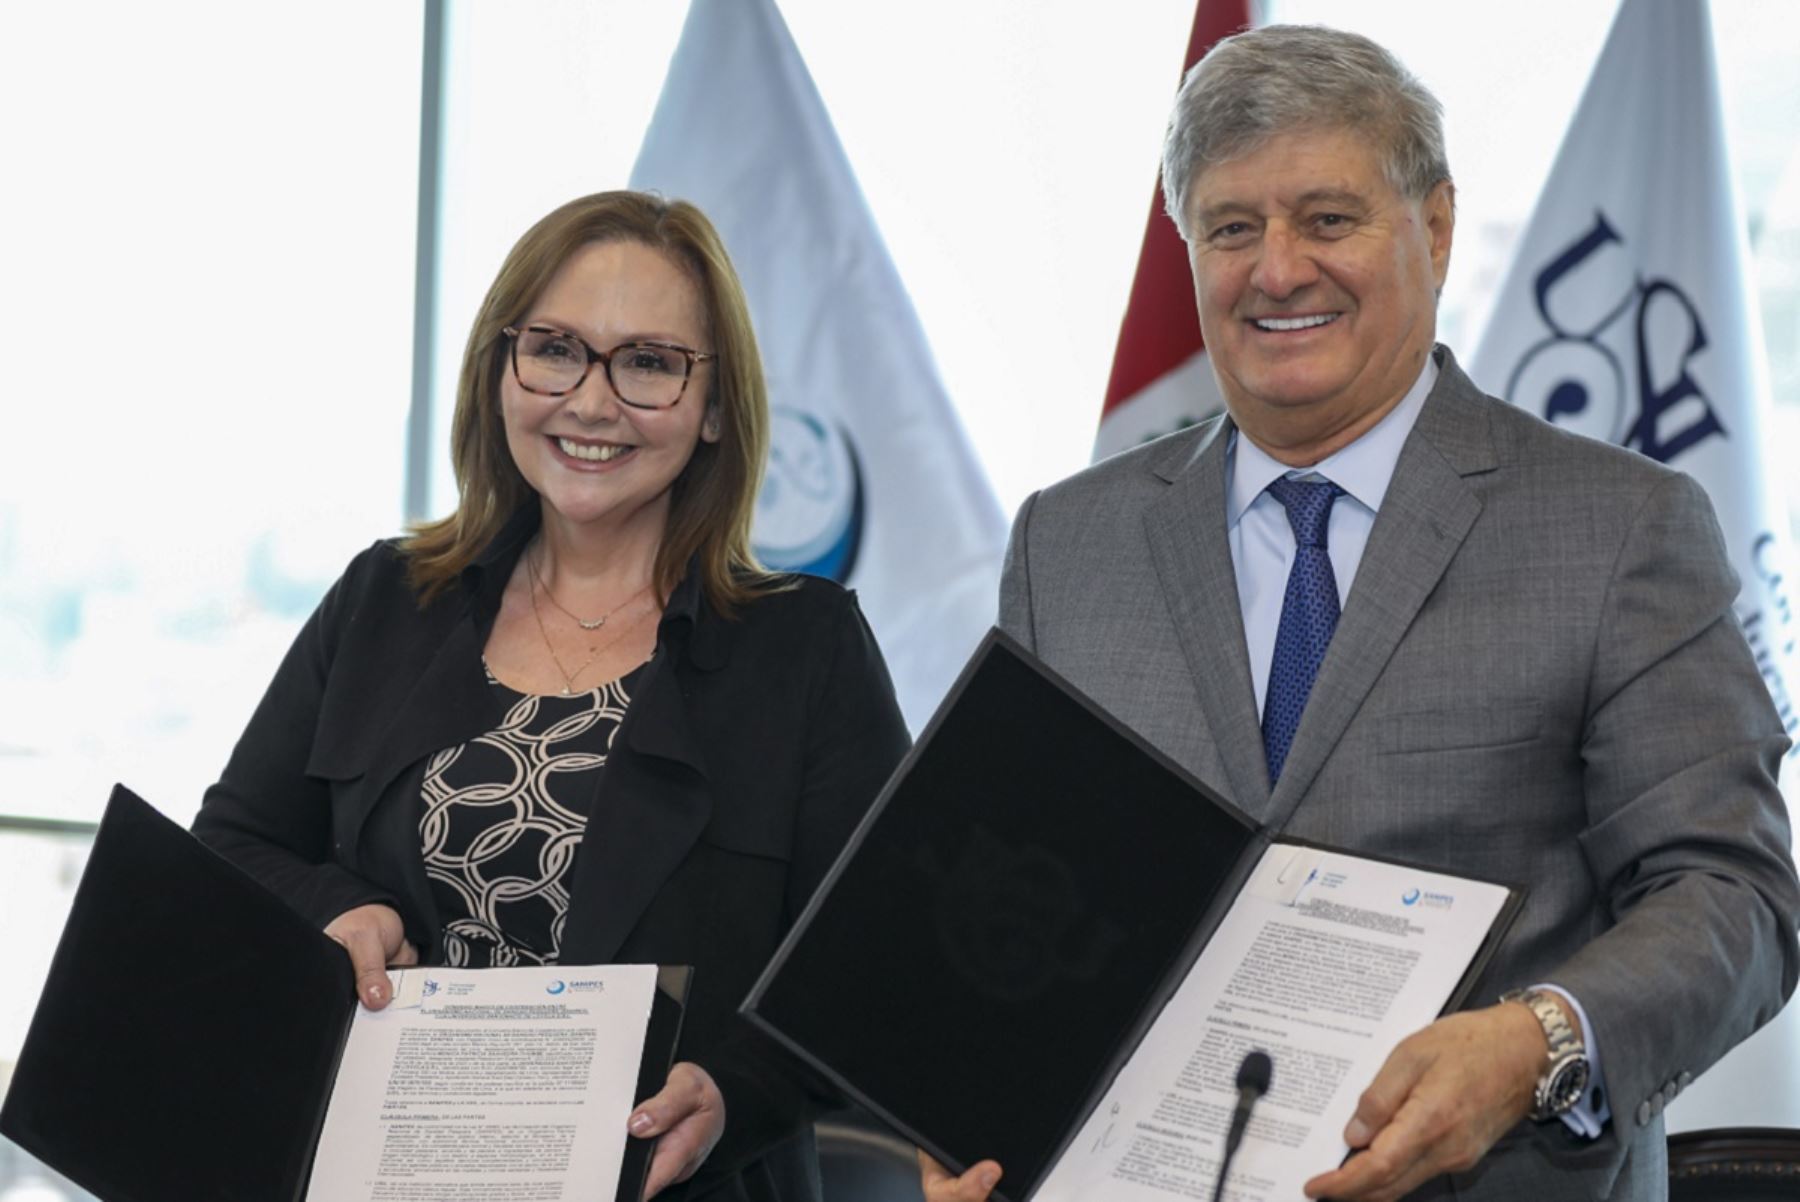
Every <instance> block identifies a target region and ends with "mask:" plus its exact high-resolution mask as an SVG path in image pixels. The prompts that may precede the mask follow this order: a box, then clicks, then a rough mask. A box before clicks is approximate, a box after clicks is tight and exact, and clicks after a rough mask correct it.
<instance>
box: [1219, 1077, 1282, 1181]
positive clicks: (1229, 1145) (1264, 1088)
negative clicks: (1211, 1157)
mask: <svg viewBox="0 0 1800 1202" xmlns="http://www.w3.org/2000/svg"><path fill="white" fill-rule="evenodd" d="M1274 1074H1275V1066H1274V1064H1272V1063H1271V1062H1270V1060H1269V1054H1268V1053H1267V1052H1265V1051H1263V1050H1262V1049H1261V1048H1256V1049H1254V1050H1252V1051H1250V1052H1248V1053H1246V1054H1245V1056H1244V1061H1243V1063H1242V1064H1240V1065H1238V1071H1237V1091H1238V1100H1237V1106H1236V1108H1235V1109H1233V1110H1232V1112H1231V1130H1230V1131H1229V1132H1227V1133H1226V1135H1225V1155H1224V1157H1223V1158H1222V1159H1221V1160H1220V1161H1219V1179H1218V1182H1217V1183H1216V1184H1215V1185H1214V1186H1213V1202H1219V1200H1220V1199H1221V1198H1223V1197H1224V1196H1225V1174H1226V1173H1228V1172H1230V1171H1231V1158H1232V1157H1233V1156H1236V1155H1237V1150H1238V1145H1239V1144H1241V1143H1243V1142H1244V1129H1245V1128H1246V1127H1248V1126H1249V1125H1250V1112H1251V1111H1252V1110H1254V1109H1256V1100H1257V1099H1258V1098H1260V1097H1262V1096H1263V1095H1264V1094H1266V1093H1268V1092H1269V1081H1270V1079H1271V1078H1272V1077H1273V1076H1274Z"/></svg>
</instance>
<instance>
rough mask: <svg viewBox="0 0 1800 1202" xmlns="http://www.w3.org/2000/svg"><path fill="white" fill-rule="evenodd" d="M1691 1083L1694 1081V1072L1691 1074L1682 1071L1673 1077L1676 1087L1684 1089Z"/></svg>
mask: <svg viewBox="0 0 1800 1202" xmlns="http://www.w3.org/2000/svg"><path fill="white" fill-rule="evenodd" d="M1693 1083H1694V1074H1692V1073H1690V1072H1685V1071H1684V1072H1683V1073H1682V1074H1681V1076H1679V1077H1677V1078H1675V1087H1676V1088H1677V1089H1686V1088H1687V1087H1688V1086H1690V1085H1692V1084H1693Z"/></svg>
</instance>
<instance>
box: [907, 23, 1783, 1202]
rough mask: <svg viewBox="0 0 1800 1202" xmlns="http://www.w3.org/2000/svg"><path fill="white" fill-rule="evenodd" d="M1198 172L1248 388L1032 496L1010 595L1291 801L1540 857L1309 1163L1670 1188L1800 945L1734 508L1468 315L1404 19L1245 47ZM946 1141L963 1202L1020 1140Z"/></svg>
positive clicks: (1056, 641) (1199, 764)
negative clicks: (1471, 336)
mask: <svg viewBox="0 0 1800 1202" xmlns="http://www.w3.org/2000/svg"><path fill="white" fill-rule="evenodd" d="M1163 181H1164V188H1165V195H1166V199H1167V202H1168V207H1169V212H1170V214H1171V216H1173V217H1174V219H1175V221H1176V224H1177V226H1178V227H1179V228H1180V229H1181V232H1182V235H1183V237H1184V238H1185V239H1186V241H1187V244H1188V247H1189V250H1190V254H1191V257H1192V266H1193V272H1194V287H1195V291H1196V294H1197V296H1198V299H1199V309H1200V324H1201V329H1202V333H1203V334H1204V337H1205V341H1206V347H1207V350H1208V352H1209V354H1210V356H1211V360H1212V364H1213V368H1214V370H1215V372H1216V373H1217V375H1218V379H1219V384H1220V387H1221V389H1222V391H1223V393H1224V396H1225V400H1226V407H1227V415H1226V416H1224V417H1222V418H1220V419H1216V420H1214V421H1211V422H1208V423H1204V424H1202V425H1200V426H1197V427H1195V428H1193V429H1190V430H1187V431H1183V432H1181V433H1178V434H1175V435H1171V436H1170V437H1168V438H1165V439H1162V440H1160V441H1158V442H1155V443H1152V444H1149V445H1147V446H1144V447H1141V448H1138V449H1137V450H1134V451H1131V452H1128V453H1126V454H1123V455H1120V456H1117V457H1115V458H1113V459H1110V460H1108V461H1106V462H1104V463H1102V464H1099V465H1097V466H1096V467H1094V468H1092V469H1090V470H1088V471H1085V472H1083V473H1081V474H1079V475H1077V476H1075V477H1073V478H1072V479H1069V480H1066V481H1064V482H1062V483H1061V484H1058V485H1055V486H1054V487H1051V488H1049V489H1046V490H1044V491H1043V492H1042V493H1040V494H1038V495H1036V496H1034V497H1032V498H1031V499H1030V500H1028V501H1027V502H1026V503H1025V505H1024V507H1023V508H1022V509H1021V511H1020V513H1019V516H1018V519H1017V522H1016V524H1015V526H1014V528H1013V535H1012V542H1011V545H1010V547H1009V550H1008V554H1007V565H1006V573H1005V577H1004V579H1003V582H1002V585H1001V623H1002V625H1003V626H1004V627H1005V628H1006V629H1007V630H1008V631H1009V632H1010V633H1012V634H1013V635H1015V636H1016V637H1017V638H1019V639H1020V640H1021V641H1023V642H1024V643H1025V644H1026V645H1027V646H1029V647H1031V648H1033V649H1034V650H1035V651H1036V653H1037V654H1038V655H1039V656H1041V657H1042V658H1043V659H1044V660H1046V661H1047V662H1048V663H1049V664H1050V666H1051V667H1053V668H1055V669H1056V670H1057V671H1058V672H1060V673H1062V674H1063V675H1064V676H1066V677H1068V678H1069V679H1070V680H1071V681H1073V682H1074V683H1075V685H1076V686H1078V687H1079V688H1081V689H1083V690H1084V691H1086V692H1087V693H1089V694H1090V695H1091V696H1093V697H1094V698H1095V699H1096V700H1097V701H1098V702H1099V703H1100V704H1101V705H1103V706H1105V707H1106V708H1107V709H1109V710H1110V711H1112V712H1113V713H1114V714H1116V715H1117V716H1118V717H1119V718H1121V719H1122V720H1123V721H1125V722H1126V723H1127V724H1128V725H1130V726H1132V727H1134V728H1135V729H1136V730H1138V731H1139V732H1141V733H1142V734H1143V735H1144V736H1145V737H1147V738H1148V739H1150V740H1151V741H1152V742H1153V743H1155V744H1156V745H1157V746H1158V747H1160V748H1162V749H1163V750H1164V751H1166V752H1167V753H1168V754H1170V755H1171V756H1173V757H1174V758H1175V759H1176V760H1178V761H1179V762H1180V763H1182V764H1183V765H1184V766H1185V767H1187V768H1188V769H1190V770H1191V771H1193V772H1194V773H1195V774H1197V775H1198V776H1199V777H1200V778H1202V779H1203V780H1206V781H1207V782H1209V783H1210V784H1212V785H1213V786H1215V787H1216V788H1218V789H1219V790H1220V791H1221V792H1222V793H1223V794H1225V795H1226V796H1227V797H1229V798H1231V799H1232V800H1233V801H1235V802H1236V804H1237V805H1238V806H1239V807H1241V808H1242V809H1243V810H1245V811H1246V812H1247V813H1248V814H1250V815H1251V816H1252V817H1254V818H1256V819H1258V820H1259V821H1261V822H1263V823H1265V824H1267V825H1268V826H1269V827H1271V828H1275V829H1279V830H1282V831H1284V832H1285V833H1286V834H1288V835H1291V836H1296V837H1299V838H1303V839H1315V840H1320V841H1324V842H1328V843H1333V844H1339V845H1342V846H1345V847H1348V848H1351V849H1358V850H1365V851H1369V852H1374V853H1385V854H1389V855H1394V856H1399V857H1404V858H1407V859H1411V860H1417V861H1419V862H1423V863H1428V864H1436V865H1441V866H1443V867H1445V868H1447V869H1449V870H1451V871H1457V870H1461V871H1463V872H1466V873H1468V874H1471V875H1479V876H1486V877H1491V878H1495V879H1501V880H1511V881H1518V882H1522V883H1524V884H1526V885H1527V886H1528V887H1529V895H1528V897H1527V900H1526V907H1525V910H1524V912H1523V913H1522V915H1521V916H1520V918H1519V920H1518V922H1517V923H1516V925H1515V926H1514V927H1513V928H1512V931H1511V933H1510V934H1509V936H1508V938H1507V940H1506V941H1505V943H1504V945H1503V946H1502V948H1501V949H1500V951H1499V953H1498V954H1497V955H1496V956H1495V957H1494V959H1493V961H1492V962H1491V964H1490V965H1489V967H1488V969H1487V970H1486V972H1485V973H1484V974H1483V976H1482V978H1481V980H1480V981H1479V982H1478V984H1477V986H1476V990H1475V993H1474V995H1473V997H1474V998H1475V999H1478V1000H1476V1001H1474V1002H1473V1003H1472V1005H1473V1006H1474V1007H1475V1008H1473V1009H1470V1010H1467V1011H1464V1012H1462V1013H1459V1014H1456V1015H1452V1016H1450V1017H1447V1018H1444V1019H1441V1020H1439V1021H1438V1022H1435V1023H1433V1024H1432V1025H1431V1026H1429V1027H1427V1028H1426V1029H1424V1030H1423V1031H1420V1032H1418V1033H1417V1034H1415V1035H1413V1036H1412V1037H1411V1038H1409V1039H1408V1040H1406V1041H1405V1042H1404V1043H1402V1044H1401V1045H1400V1047H1399V1048H1397V1049H1396V1050H1395V1051H1394V1053H1393V1054H1392V1055H1391V1056H1390V1057H1389V1059H1388V1061H1387V1063H1386V1064H1385V1066H1384V1067H1383V1068H1382V1069H1381V1071H1380V1073H1379V1074H1378V1075H1377V1077H1376V1078H1375V1080H1374V1081H1373V1082H1372V1083H1371V1084H1370V1085H1369V1087H1368V1089H1367V1092H1366V1093H1364V1095H1363V1096H1362V1099H1361V1101H1360V1104H1359V1106H1358V1109H1357V1111H1356V1116H1355V1118H1354V1119H1353V1120H1352V1121H1351V1123H1350V1125H1349V1127H1348V1129H1347V1130H1346V1132H1345V1140H1346V1142H1347V1143H1348V1144H1349V1145H1350V1146H1351V1148H1352V1149H1353V1150H1354V1154H1353V1155H1352V1156H1351V1158H1350V1159H1349V1160H1348V1161H1347V1162H1346V1163H1345V1164H1344V1165H1343V1166H1342V1167H1341V1168H1338V1169H1335V1170H1331V1171H1321V1173H1320V1174H1319V1175H1318V1176H1316V1177H1315V1178H1313V1179H1312V1180H1311V1181H1309V1182H1308V1184H1307V1192H1308V1193H1309V1194H1310V1195H1312V1196H1315V1197H1332V1198H1371V1199H1386V1198H1394V1197H1398V1196H1400V1195H1402V1194H1407V1193H1410V1192H1412V1191H1415V1190H1417V1191H1419V1196H1429V1197H1450V1196H1455V1197H1459V1198H1471V1197H1472V1198H1482V1199H1488V1198H1493V1199H1504V1198H1528V1197H1529V1198H1540V1197H1556V1198H1573V1197H1594V1198H1600V1197H1609V1196H1610V1197H1615V1198H1649V1197H1660V1196H1662V1195H1663V1194H1664V1193H1665V1191H1666V1189H1667V1182H1666V1167H1665V1154H1664V1137H1663V1125H1662V1118H1661V1114H1662V1109H1663V1106H1664V1104H1665V1103H1666V1102H1667V1101H1668V1100H1670V1099H1671V1098H1673V1097H1674V1096H1675V1094H1676V1093H1678V1092H1679V1091H1680V1089H1681V1088H1682V1087H1683V1086H1684V1085H1686V1084H1687V1083H1688V1082H1689V1081H1690V1080H1692V1078H1693V1077H1695V1076H1697V1075H1698V1074H1699V1073H1700V1072H1701V1071H1703V1070H1704V1069H1705V1068H1706V1067H1707V1066H1708V1065H1710V1064H1711V1063H1712V1062H1713V1061H1714V1060H1716V1059H1717V1058H1718V1057H1719V1056H1720V1055H1722V1054H1723V1053H1724V1052H1725V1051H1726V1050H1727V1049H1729V1048H1730V1047H1731V1046H1733V1045H1734V1044H1735V1043H1737V1042H1738V1041H1740V1040H1742V1039H1743V1038H1744V1037H1745V1036H1746V1035H1748V1034H1749V1033H1750V1032H1751V1031H1752V1030H1754V1029H1755V1028H1756V1027H1757V1026H1759V1025H1760V1024H1762V1023H1764V1022H1766V1021H1768V1019H1769V1018H1770V1017H1772V1016H1773V1015H1774V1014H1775V1013H1776V1011H1777V1010H1779V1008H1780V1006H1781V1004H1782V1002H1783V1000H1784V999H1785V997H1786V996H1787V994H1788V993H1789V992H1791V991H1792V989H1793V987H1794V982H1795V976H1796V971H1797V965H1800V954H1797V952H1796V947H1795V927H1796V922H1797V921H1800V919H1797V915H1800V890H1797V888H1796V882H1795V878H1794V870H1793V866H1792V862H1791V859H1790V857H1789V853H1788V848H1789V846H1790V833H1789V828H1788V822H1787V817H1786V815H1785V813H1784V811H1783V809H1782V805H1781V801H1780V797H1779V794H1778V793H1777V791H1776V784H1775V773H1776V769H1777V765H1778V763H1779V760H1780V757H1781V755H1782V753H1783V752H1784V751H1785V749H1786V746H1787V743H1786V739H1785V738H1784V736H1783V734H1782V730H1781V727H1780V725H1779V723H1778V722H1777V720H1776V717H1775V713H1774V710H1773V707H1772V706H1771V704H1770V702H1769V699H1768V696H1767V694H1766V692H1765V690H1764V688H1763V685H1762V683H1761V681H1760V679H1759V677H1758V675H1757V672H1756V668H1755V666H1754V664H1753V663H1752V660H1751V657H1750V654H1749V652H1748V650H1747V648H1746V647H1745V645H1744V641H1743V638H1742V636H1741V634H1740V632H1739V630H1738V628H1737V625H1736V622H1735V620H1734V618H1733V616H1732V612H1731V601H1732V598H1733V597H1734V595H1735V593H1736V583H1735V581H1734V579H1733V577H1732V573H1731V570H1730V568H1729V567H1728V566H1727V563H1726V558H1725V553H1724V548H1723V545H1722V542H1721V539H1720V535H1719V532H1718V528H1717V525H1716V523H1715V521H1714V519H1713V517H1712V512H1711V509H1710V506H1709V505H1708V503H1707V501H1706V499H1705V497H1704V495H1703V494H1702V492H1701V491H1700V489H1699V488H1698V487H1697V486H1696V485H1695V484H1694V483H1693V482H1692V481H1691V480H1689V479H1688V478H1687V477H1685V476H1682V475H1680V474H1678V473H1675V472H1672V471H1669V470H1667V469H1665V468H1662V467H1660V466H1658V465H1656V464H1654V463H1652V462H1650V461H1649V460H1647V459H1643V458H1640V457H1637V456H1634V455H1632V454H1629V453H1627V452H1624V451H1621V450H1619V449H1617V448H1613V447H1609V446H1605V445H1603V444H1600V443H1597V442H1591V441H1587V440H1584V439H1580V438H1577V437H1574V436H1572V435H1569V434H1567V433H1565V432H1562V431H1559V430H1556V429H1554V428H1552V427H1550V426H1548V425H1545V424H1544V423H1542V422H1540V421H1538V420H1537V419H1535V418H1533V417H1531V416H1528V415H1526V414H1524V413H1522V412H1520V411H1517V410H1514V409H1512V408H1510V407H1508V406H1506V405H1504V404H1502V403H1501V402H1499V401H1496V400H1494V399H1492V398H1490V397H1486V396H1484V395H1482V394H1481V393H1480V392H1479V391H1478V390H1477V389H1476V388H1475V387H1474V386H1473V385H1472V384H1471V383H1470V381H1469V380H1468V378H1467V377H1466V376H1464V375H1463V373H1462V371H1461V369H1460V368H1458V366H1457V364H1456V361H1455V359H1454V358H1453V357H1452V356H1451V355H1450V352H1449V351H1448V350H1446V349H1445V348H1442V347H1438V346H1436V345H1435V343H1434V331H1435V321H1436V298H1437V292H1438V289H1439V288H1440V286H1441V285H1442V283H1443V281H1444V275H1445V271H1446V269H1447V267H1448V265H1449V261H1450V246H1451V235H1452V232H1453V229H1454V222H1455V209H1454V190H1453V185H1452V183H1451V180H1450V174H1449V169H1448V166H1447V164H1446V162H1445V158H1444V152H1443V138H1442V132H1441V125H1440V119H1439V111H1438V106H1437V102H1436V101H1435V100H1434V99H1433V98H1432V97H1431V96H1430V94H1429V93H1427V92H1426V91H1425V90H1424V88H1423V87H1422V86H1421V85H1420V84H1419V83H1418V82H1417V81H1416V80H1415V79H1413V78H1412V77H1411V76H1410V75H1409V74H1408V73H1407V72H1406V71H1405V69H1404V68H1402V67H1401V66H1400V65H1399V64H1398V63H1397V62H1396V61H1395V60H1394V59H1393V58H1392V57H1391V56H1390V55H1388V54H1387V52H1386V51H1384V50H1382V49H1381V48H1380V47H1378V46H1376V45H1374V44H1373V43H1371V42H1369V41H1368V40H1366V39H1364V38H1361V37H1357V36H1354V35H1350V34H1345V33H1340V32H1335V31H1331V30H1325V29H1317V28H1293V27H1285V28H1284V27H1270V28H1265V29H1260V30H1256V31H1254V32H1250V33H1245V34H1242V35H1239V36H1238V37H1235V38H1232V39H1229V40H1227V41H1225V42H1223V43H1221V44H1220V45H1219V46H1218V47H1217V48H1215V49H1214V50H1213V51H1212V53H1211V54H1209V55H1208V56H1207V57H1206V59H1205V60H1203V61H1202V62H1201V63H1200V64H1199V65H1198V66H1197V67H1196V68H1195V69H1194V70H1193V71H1192V72H1191V73H1190V74H1189V76H1188V78H1187V80H1186V82H1185V83H1184V85H1183V87H1182V89H1181V93H1180V96H1179V98H1178V100H1177V102H1176V109H1175V113H1174V116H1173V118H1172V121H1171V125H1170V129H1169V133H1168V137H1167V141H1166V143H1165V150H1164V161H1163ZM1517 990H1523V991H1525V992H1524V993H1523V994H1522V995H1515V994H1513V993H1512V991H1517ZM1503 992H1504V993H1507V994H1508V995H1509V999H1510V1000H1505V1001H1499V1002H1496V1001H1495V999H1497V998H1499V997H1500V995H1501V994H1502V993H1503ZM1584 1069H1585V1070H1587V1071H1589V1072H1591V1074H1592V1084H1591V1086H1590V1087H1588V1088H1582V1086H1581V1083H1580V1079H1581V1073H1582V1071H1583V1070H1584ZM1779 1071H1792V1070H1791V1066H1788V1067H1786V1068H1784V1069H1782V1070H1779ZM925 1167H926V1187H927V1194H928V1196H929V1197H930V1198H932V1199H934V1200H936V1199H968V1198H980V1197H982V1196H985V1193H986V1189H987V1188H989V1187H991V1185H992V1178H993V1175H994V1173H995V1172H996V1170H997V1166H995V1165H993V1164H992V1162H984V1163H983V1164H980V1165H977V1166H975V1167H974V1168H972V1169H971V1170H970V1171H969V1172H968V1173H967V1174H965V1175H964V1176H963V1177H962V1178H960V1179H952V1178H950V1177H949V1176H948V1174H946V1173H944V1172H943V1171H942V1170H941V1169H939V1168H938V1167H937V1166H936V1165H934V1164H929V1163H927V1165H926V1166H925ZM1320 1167H1321V1170H1325V1169H1327V1168H1328V1167H1329V1166H1320Z"/></svg>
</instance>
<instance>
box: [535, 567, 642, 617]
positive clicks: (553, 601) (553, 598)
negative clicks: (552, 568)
mask: <svg viewBox="0 0 1800 1202" xmlns="http://www.w3.org/2000/svg"><path fill="white" fill-rule="evenodd" d="M525 564H526V566H527V567H529V568H530V569H531V578H532V579H533V580H535V581H537V586H538V587H539V588H541V589H543V590H544V596H546V597H548V598H550V604H552V605H554V606H556V608H558V609H561V610H562V612H563V614H564V616H566V617H567V618H568V619H569V620H570V621H572V622H574V623H575V625H577V626H579V627H581V628H582V629H583V630H598V629H600V628H601V627H602V626H604V625H606V619H608V618H610V617H612V616H613V615H614V614H616V613H618V612H619V611H620V610H621V609H624V608H625V607H626V606H627V605H630V604H631V603H632V602H633V601H636V600H637V599H638V597H639V596H640V595H642V594H643V593H644V591H645V590H647V589H648V588H649V587H650V586H649V585H647V584H646V585H645V586H644V587H643V588H641V589H639V590H638V591H637V592H635V593H633V594H631V596H629V597H627V598H625V599H624V600H623V601H621V602H619V603H618V604H617V605H615V606H613V607H612V608H611V609H609V610H607V611H606V612H605V613H603V614H601V615H600V616H599V617H597V618H582V617H577V616H576V615H575V614H572V613H570V612H569V611H568V610H566V609H563V604H562V602H561V601H558V600H557V599H556V594H555V593H553V592H551V591H550V586H549V585H547V584H545V583H544V578H543V576H541V575H540V574H539V573H538V566H537V560H536V559H534V558H532V557H531V556H530V555H527V556H526V557H525Z"/></svg>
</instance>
